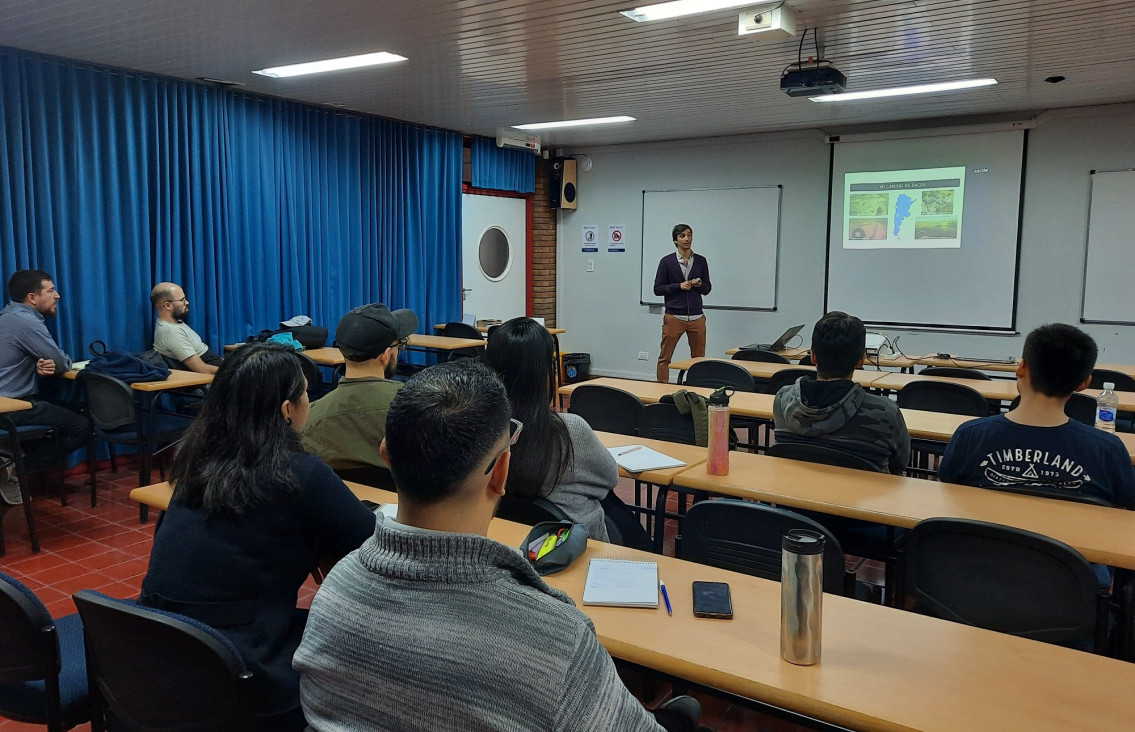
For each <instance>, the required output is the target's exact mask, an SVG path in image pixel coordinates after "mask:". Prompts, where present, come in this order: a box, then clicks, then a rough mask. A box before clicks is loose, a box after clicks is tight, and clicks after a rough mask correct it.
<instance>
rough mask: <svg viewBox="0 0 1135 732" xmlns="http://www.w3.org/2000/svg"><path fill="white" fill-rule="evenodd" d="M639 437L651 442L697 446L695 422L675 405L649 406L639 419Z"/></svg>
mask: <svg viewBox="0 0 1135 732" xmlns="http://www.w3.org/2000/svg"><path fill="white" fill-rule="evenodd" d="M638 436H639V437H644V438H647V439H651V440H664V441H666V442H680V443H682V444H683V445H696V444H697V438H696V436H695V435H694V421H693V419H692V418H691V417H690V415H688V414H682V413H681V412H679V411H678V408H677V407H676V406H674V404H673V403H667V402H659V403H658V404H647V405H646V406H645V407H643V408H642V412H641V413H640V414H639V418H638Z"/></svg>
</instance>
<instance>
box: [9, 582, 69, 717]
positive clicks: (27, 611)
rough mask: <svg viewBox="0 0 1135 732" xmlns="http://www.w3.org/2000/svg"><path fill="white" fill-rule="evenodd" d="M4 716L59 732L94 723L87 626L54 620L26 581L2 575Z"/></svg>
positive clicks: (66, 618)
mask: <svg viewBox="0 0 1135 732" xmlns="http://www.w3.org/2000/svg"><path fill="white" fill-rule="evenodd" d="M0 716H4V717H7V718H8V719H14V720H17V721H19V722H28V723H31V724H45V725H47V729H48V730H49V732H60V731H61V730H66V729H71V728H72V727H74V726H76V725H78V724H81V723H82V722H86V721H87V720H88V719H90V707H89V705H88V703H87V665H86V658H85V657H84V655H83V626H82V623H81V622H80V620H79V616H78V615H76V614H75V613H72V614H70V615H66V616H64V617H62V618H58V619H55V620H53V619H52V618H51V615H50V614H48V612H47V608H45V607H44V606H43V603H42V602H40V600H39V598H37V597H36V596H35V593H33V592H32V591H31V590H29V589H28V588H27V587H26V586H24V584H23V583H22V582H20V581H19V580H16V579H14V578H12V577H9V576H8V575H6V574H0Z"/></svg>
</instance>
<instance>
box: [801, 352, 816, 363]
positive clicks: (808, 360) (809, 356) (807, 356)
mask: <svg viewBox="0 0 1135 732" xmlns="http://www.w3.org/2000/svg"><path fill="white" fill-rule="evenodd" d="M797 363H799V364H800V365H801V366H815V365H816V364H815V362H813V361H812V354H811V353H810V352H809V353H805V354H804V355H803V356H801V357H800V360H799V361H797Z"/></svg>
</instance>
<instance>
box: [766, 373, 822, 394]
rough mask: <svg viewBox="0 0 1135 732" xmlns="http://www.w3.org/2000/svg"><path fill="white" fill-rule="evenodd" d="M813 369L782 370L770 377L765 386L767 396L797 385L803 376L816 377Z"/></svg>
mask: <svg viewBox="0 0 1135 732" xmlns="http://www.w3.org/2000/svg"><path fill="white" fill-rule="evenodd" d="M815 375H816V372H815V371H813V370H812V369H781V370H780V371H777V372H776V373H775V374H773V375H772V376H770V377H769V379H768V381H767V382H765V384H764V385H763V388H762V391H763V392H764V393H765V394H775V393H777V392H778V391H780V390H781V389H783V388H784V387H786V386H788V385H789V384H795V383H796V382H797V380H799V378H800V377H801V376H815Z"/></svg>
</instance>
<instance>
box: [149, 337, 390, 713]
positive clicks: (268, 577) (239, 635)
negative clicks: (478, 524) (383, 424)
mask: <svg viewBox="0 0 1135 732" xmlns="http://www.w3.org/2000/svg"><path fill="white" fill-rule="evenodd" d="M306 389H307V380H306V379H305V378H304V376H303V371H302V369H301V366H300V361H299V357H298V356H297V355H296V354H295V353H294V352H293V351H292V350H291V349H288V348H284V347H282V346H277V345H274V344H267V343H264V344H252V345H248V346H244V347H243V348H240V349H238V350H237V351H236V352H235V353H234V354H233V355H231V356H229V357H228V358H226V359H225V361H224V364H223V365H222V366H221V368H220V370H219V371H218V372H217V375H216V378H215V379H214V380H213V384H212V386H211V387H210V389H209V392H208V395H207V396H206V397H205V403H204V406H203V407H202V409H201V413H200V415H199V416H198V417H197V419H196V420H195V421H194V422H193V424H192V425H191V426H190V428H189V429H188V430H187V431H186V433H185V436H184V437H183V438H182V444H181V447H180V449H179V450H178V452H177V455H176V456H175V457H174V460H173V467H172V469H171V471H170V480H171V482H173V483H174V491H173V499H172V500H171V502H170V506H169V509H168V510H167V511H166V513H165V515H164V517H163V518H162V520H161V523H160V524H159V528H158V530H157V532H156V534H155V536H154V548H153V550H152V552H151V553H150V566H149V570H148V571H147V572H146V577H145V579H144V580H143V582H142V593H141V595H140V597H139V602H140V603H141V604H143V605H147V606H150V607H155V608H159V609H163V610H169V611H172V612H177V613H181V614H183V615H188V616H190V617H192V618H195V619H197V620H199V621H201V622H203V623H205V624H207V625H211V626H213V627H214V628H216V629H217V630H219V631H221V632H222V633H223V634H224V635H226V636H227V637H228V638H229V639H230V640H231V641H232V642H233V644H234V645H235V646H236V647H237V648H238V649H239V650H240V652H241V655H242V656H243V657H244V660H245V663H246V664H247V665H248V667H249V669H250V670H251V671H252V672H253V674H254V684H255V690H256V699H255V703H256V705H257V709H258V715H259V718H260V719H261V721H262V724H261V728H262V729H274V730H291V729H297V730H298V729H303V727H304V721H303V714H302V711H301V710H300V708H299V676H298V674H297V673H296V672H295V671H293V670H292V655H293V654H294V653H295V650H296V648H297V646H298V645H299V641H300V637H301V635H302V634H303V628H304V623H305V621H306V618H307V612H306V610H305V611H300V610H297V609H296V601H297V594H298V591H299V588H300V585H302V584H303V583H304V581H305V579H306V578H307V575H308V574H309V573H310V572H311V571H312V570H313V569H314V568H315V567H316V563H317V560H318V559H322V558H325V557H327V556H330V557H331V558H332V559H335V560H337V559H339V558H341V557H342V556H344V555H345V554H347V553H348V552H350V551H352V550H353V549H356V548H358V546H359V545H360V544H362V543H363V541H365V540H366V539H367V538H368V537H369V536H370V535H371V534H372V533H374V515H373V514H372V513H371V512H370V511H368V510H367V509H366V508H365V507H364V506H363V505H362V504H361V503H360V502H359V501H358V499H356V498H355V497H354V495H352V494H351V492H350V490H348V489H347V487H346V486H345V485H344V484H343V482H342V481H341V480H339V478H338V477H336V476H335V474H334V473H333V472H332V471H331V469H330V468H328V467H327V466H326V465H324V464H323V463H322V462H321V461H320V460H319V458H317V457H315V456H314V455H309V454H307V453H305V452H303V449H302V448H301V447H300V441H299V435H298V433H299V430H300V429H301V428H302V427H303V424H304V421H305V420H306V419H307V411H308V398H307V392H306ZM171 662H176V659H174V660H173V661H171Z"/></svg>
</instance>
